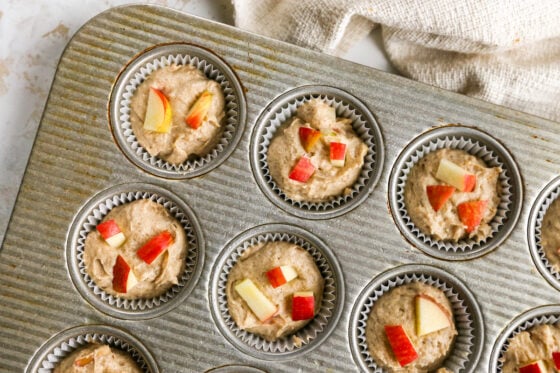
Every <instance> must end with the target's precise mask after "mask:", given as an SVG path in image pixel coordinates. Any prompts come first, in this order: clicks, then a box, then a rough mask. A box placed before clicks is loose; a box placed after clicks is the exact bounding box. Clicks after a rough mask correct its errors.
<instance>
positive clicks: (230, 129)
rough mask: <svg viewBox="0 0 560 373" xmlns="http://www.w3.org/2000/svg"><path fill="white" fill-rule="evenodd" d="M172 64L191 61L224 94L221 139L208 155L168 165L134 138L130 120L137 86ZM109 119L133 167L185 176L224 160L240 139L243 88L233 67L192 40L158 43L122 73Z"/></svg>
mask: <svg viewBox="0 0 560 373" xmlns="http://www.w3.org/2000/svg"><path fill="white" fill-rule="evenodd" d="M170 65H191V66H194V67H196V68H197V69H198V70H200V71H201V72H202V73H204V75H206V77H207V78H208V79H210V80H214V81H216V82H218V83H219V84H220V86H221V88H222V91H223V93H224V98H225V107H224V113H225V120H224V124H223V126H224V129H223V132H222V134H221V138H220V140H219V141H218V143H217V144H216V146H215V147H214V148H213V149H211V150H210V151H209V152H208V153H207V154H206V155H204V156H202V157H196V158H193V159H188V160H186V161H185V162H183V163H181V164H172V163H169V162H167V161H165V160H163V159H161V158H158V157H156V156H152V155H150V154H149V153H148V151H147V150H146V149H144V147H142V145H140V144H139V143H138V140H137V139H136V136H135V135H134V132H133V131H132V127H131V123H130V110H131V109H130V100H131V99H132V96H133V95H134V92H135V91H136V89H137V88H138V86H139V85H140V84H141V83H142V82H143V81H144V80H145V79H146V78H147V77H148V76H149V75H150V74H151V73H152V72H154V71H155V70H157V69H160V68H162V67H166V66H170ZM109 122H110V124H111V130H112V133H113V136H114V138H115V140H116V142H117V144H118V146H119V148H120V149H121V151H122V152H123V153H124V155H125V156H126V157H127V158H128V159H129V160H130V161H131V162H132V163H134V164H135V165H136V166H138V167H140V168H141V169H143V170H144V171H147V172H149V173H151V174H153V175H156V176H160V177H164V178H168V179H186V178H192V177H195V176H199V175H202V174H205V173H207V172H209V171H211V170H212V169H214V168H216V167H218V166H219V165H220V164H221V163H223V162H224V161H225V160H226V159H227V158H228V157H229V155H230V154H231V153H232V152H233V151H234V150H235V147H236V146H237V144H238V143H239V140H240V139H241V136H242V134H243V130H244V128H245V122H246V102H245V96H244V93H243V88H242V86H241V83H240V82H239V80H238V78H237V76H236V75H235V73H234V72H233V70H232V69H231V67H230V66H229V65H228V64H227V63H226V62H225V61H224V60H222V59H221V58H220V57H218V56H217V55H215V54H214V53H212V52H210V51H209V50H207V49H205V48H203V47H200V46H197V45H192V44H186V43H172V44H161V45H156V46H154V47H152V48H149V49H147V50H145V51H143V52H141V53H140V54H139V55H138V56H137V57H136V58H134V59H133V60H132V61H131V62H130V63H129V64H128V65H127V66H126V67H125V68H124V70H123V71H122V72H121V74H120V75H119V77H118V78H117V80H116V83H115V85H114V87H113V90H112V92H111V97H110V100H109Z"/></svg>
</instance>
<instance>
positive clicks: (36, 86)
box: [0, 0, 395, 242]
mask: <svg viewBox="0 0 560 373" xmlns="http://www.w3.org/2000/svg"><path fill="white" fill-rule="evenodd" d="M131 3H146V4H147V3H149V4H157V5H162V6H167V7H170V8H173V9H177V10H180V11H183V12H186V13H190V14H193V15H196V16H200V17H203V18H207V19H210V20H214V21H217V22H221V23H225V24H230V25H233V24H234V18H233V6H232V5H231V2H230V1H229V0H157V1H151V2H142V1H136V2H131V1H126V0H79V1H78V0H70V1H69V0H48V1H45V0H26V1H21V0H3V1H2V2H0V113H2V119H0V242H2V240H3V238H4V234H5V232H6V228H7V225H8V220H9V218H10V214H11V212H12V208H13V206H14V202H15V200H16V197H17V192H18V189H19V186H20V184H21V180H22V177H23V174H24V171H25V166H26V164H27V160H28V158H29V154H30V151H31V148H32V146H33V140H34V139H35V134H36V133H37V128H38V125H39V122H40V120H41V114H42V112H43V109H44V107H45V103H46V101H47V97H48V94H49V89H50V86H51V83H52V80H53V77H54V75H55V71H56V66H57V64H58V60H59V58H60V55H61V54H62V52H63V50H64V47H65V46H66V44H67V43H68V41H69V40H70V39H71V38H72V35H74V33H75V32H76V31H77V30H78V29H79V28H80V27H81V26H82V25H83V24H84V23H86V22H87V21H88V20H89V19H90V18H92V17H94V16H95V15H97V14H98V13H100V12H102V11H104V10H106V9H109V8H111V7H115V6H121V5H125V4H131ZM343 58H345V59H347V60H350V61H353V62H357V63H361V64H363V65H367V66H370V67H374V68H377V69H380V70H384V71H388V72H393V73H394V72H395V71H394V69H393V68H392V66H391V65H390V63H389V62H388V60H387V58H386V56H385V54H384V52H383V49H382V42H381V35H380V31H379V30H376V31H374V32H372V33H371V34H370V35H369V36H368V37H367V38H365V39H364V40H363V41H361V42H360V43H358V44H357V45H355V46H354V47H353V48H352V49H351V50H350V51H349V52H348V53H347V54H346V55H345V56H343ZM250 125H251V124H250V123H249V124H248V126H250Z"/></svg>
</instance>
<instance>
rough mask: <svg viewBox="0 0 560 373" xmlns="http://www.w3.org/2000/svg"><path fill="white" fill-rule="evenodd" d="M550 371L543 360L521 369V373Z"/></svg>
mask: <svg viewBox="0 0 560 373" xmlns="http://www.w3.org/2000/svg"><path fill="white" fill-rule="evenodd" d="M547 372H548V370H547V369H546V366H545V365H544V362H543V361H542V360H537V361H533V362H532V363H530V364H527V365H524V366H522V367H520V368H519V373H547Z"/></svg>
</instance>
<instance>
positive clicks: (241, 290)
mask: <svg viewBox="0 0 560 373" xmlns="http://www.w3.org/2000/svg"><path fill="white" fill-rule="evenodd" d="M235 291H236V292H237V294H239V296H240V297H241V298H242V299H243V300H244V301H245V303H247V305H248V306H249V308H250V309H251V311H252V312H253V313H254V314H255V316H257V318H258V319H259V320H260V321H262V322H265V321H267V320H268V319H270V318H271V317H272V316H274V315H275V314H276V312H278V307H277V306H276V305H275V304H274V303H272V302H271V301H270V300H269V299H268V298H267V297H266V295H264V294H263V293H262V292H261V291H260V290H259V288H258V287H257V286H256V285H255V283H254V282H253V281H251V279H249V278H246V279H245V280H243V281H241V282H240V283H238V284H237V285H235Z"/></svg>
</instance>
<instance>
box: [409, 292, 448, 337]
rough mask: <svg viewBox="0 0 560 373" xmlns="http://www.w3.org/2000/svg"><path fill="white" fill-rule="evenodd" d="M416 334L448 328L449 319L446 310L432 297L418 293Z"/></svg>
mask: <svg viewBox="0 0 560 373" xmlns="http://www.w3.org/2000/svg"><path fill="white" fill-rule="evenodd" d="M415 301H416V334H417V335H418V336H423V335H426V334H430V333H433V332H436V331H438V330H442V329H445V328H449V327H450V326H451V320H450V317H449V315H448V313H447V311H446V310H445V309H444V308H443V306H442V305H441V304H439V303H438V302H437V301H436V300H435V299H433V298H432V297H430V296H428V295H425V294H420V295H417V296H416V299H415Z"/></svg>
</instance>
